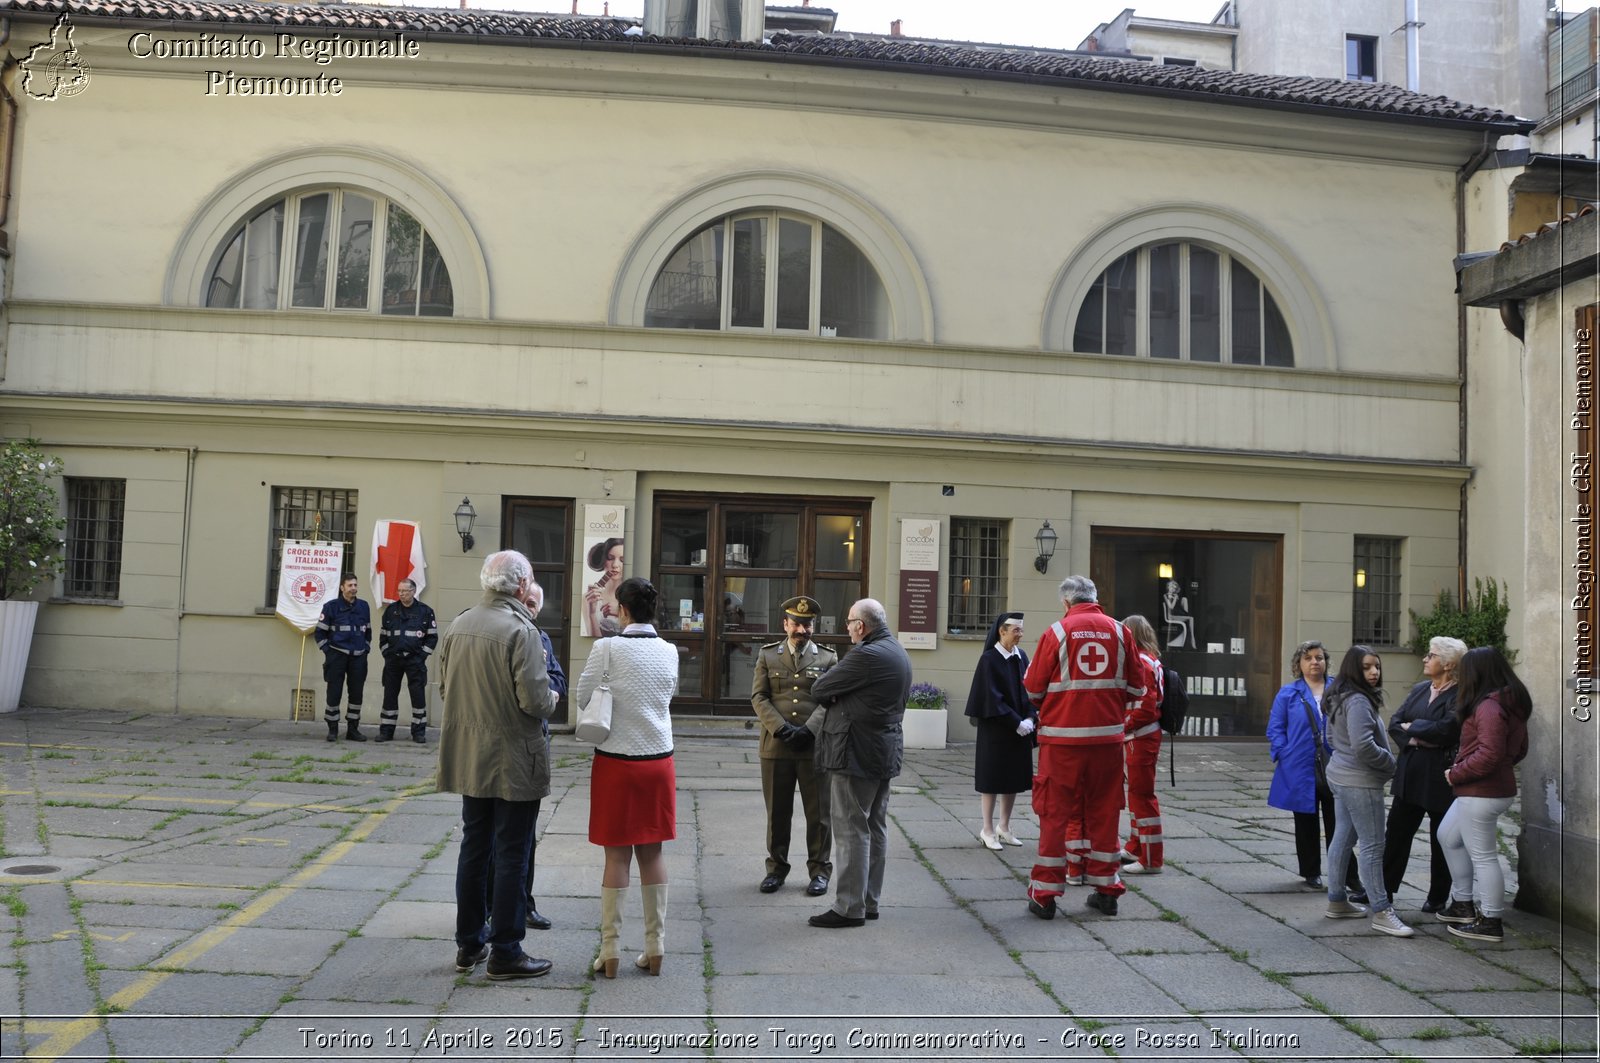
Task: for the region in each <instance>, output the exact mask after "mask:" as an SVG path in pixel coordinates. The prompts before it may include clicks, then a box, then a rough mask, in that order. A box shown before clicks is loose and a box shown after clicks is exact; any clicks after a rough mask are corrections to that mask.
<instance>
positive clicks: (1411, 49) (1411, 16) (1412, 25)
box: [1406, 0, 1422, 92]
mask: <svg viewBox="0 0 1600 1063" xmlns="http://www.w3.org/2000/svg"><path fill="white" fill-rule="evenodd" d="M1421 28H1422V23H1420V22H1418V21H1417V0H1406V88H1407V89H1409V90H1410V91H1412V92H1419V91H1421V89H1420V88H1419V86H1420V85H1421V84H1422V57H1421V49H1420V48H1419V46H1418V41H1417V30H1419V29H1421Z"/></svg>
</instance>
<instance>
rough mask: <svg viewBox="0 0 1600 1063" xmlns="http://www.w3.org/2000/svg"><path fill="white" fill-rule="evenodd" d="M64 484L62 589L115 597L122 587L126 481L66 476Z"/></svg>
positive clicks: (81, 595)
mask: <svg viewBox="0 0 1600 1063" xmlns="http://www.w3.org/2000/svg"><path fill="white" fill-rule="evenodd" d="M66 488H67V553H66V565H65V568H64V570H63V576H62V593H63V594H65V595H66V596H67V597H68V598H107V599H114V598H116V597H118V596H119V595H120V593H121V590H122V512H123V498H124V496H125V494H126V491H127V481H126V480H101V479H89V478H87V477H78V476H69V477H67V478H66Z"/></svg>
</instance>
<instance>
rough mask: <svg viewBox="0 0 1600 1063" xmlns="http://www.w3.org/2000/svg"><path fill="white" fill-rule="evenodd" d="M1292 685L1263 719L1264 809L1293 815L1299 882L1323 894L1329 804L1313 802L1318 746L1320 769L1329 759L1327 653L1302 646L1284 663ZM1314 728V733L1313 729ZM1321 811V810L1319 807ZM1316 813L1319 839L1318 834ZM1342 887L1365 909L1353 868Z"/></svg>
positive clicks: (1312, 644) (1326, 800) (1330, 831)
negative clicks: (1268, 760)
mask: <svg viewBox="0 0 1600 1063" xmlns="http://www.w3.org/2000/svg"><path fill="white" fill-rule="evenodd" d="M1289 670H1290V671H1291V672H1293V673H1294V682H1292V683H1290V684H1289V685H1288V686H1285V687H1284V688H1283V689H1282V690H1280V691H1278V696H1277V697H1275V698H1273V699H1272V713H1271V715H1269V716H1268V717H1267V739H1268V741H1269V742H1270V743H1271V745H1272V763H1273V769H1272V788H1271V789H1270V790H1268V791H1267V804H1269V805H1271V806H1272V807H1273V808H1281V809H1284V810H1285V811H1288V812H1293V813H1294V851H1295V855H1296V856H1297V857H1298V858H1299V860H1300V877H1301V878H1302V879H1304V880H1305V888H1306V889H1308V890H1322V889H1324V888H1325V887H1324V886H1323V884H1322V850H1323V846H1324V845H1325V844H1326V841H1325V839H1332V837H1333V798H1332V797H1328V798H1324V799H1322V800H1320V801H1319V800H1318V799H1317V775H1316V766H1315V765H1316V749H1317V743H1318V742H1321V743H1322V756H1323V763H1327V758H1328V757H1329V756H1331V755H1332V753H1333V750H1332V747H1330V746H1329V745H1328V727H1327V723H1326V722H1325V720H1324V719H1323V716H1322V694H1323V691H1324V690H1325V689H1326V687H1327V681H1328V651H1327V650H1326V649H1324V648H1323V646H1322V643H1320V642H1317V641H1316V640H1314V639H1313V640H1311V641H1309V642H1302V643H1301V644H1300V645H1298V646H1296V647H1295V648H1294V656H1292V657H1290V658H1289ZM1313 728H1314V729H1313ZM1319 806H1320V807H1319ZM1318 812H1321V818H1322V829H1323V833H1322V834H1321V835H1320V836H1319V835H1318V833H1317V818H1318V816H1317V814H1318ZM1346 884H1347V886H1348V888H1349V891H1350V893H1351V894H1352V895H1353V896H1360V897H1361V900H1360V901H1356V902H1355V903H1358V904H1364V903H1366V897H1365V895H1364V894H1362V893H1361V883H1360V880H1359V879H1358V878H1357V875H1356V871H1355V864H1354V863H1352V864H1351V865H1350V869H1349V874H1348V875H1347V878H1346Z"/></svg>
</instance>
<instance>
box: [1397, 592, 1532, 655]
mask: <svg viewBox="0 0 1600 1063" xmlns="http://www.w3.org/2000/svg"><path fill="white" fill-rule="evenodd" d="M1504 594H1505V592H1504V591H1503V589H1502V586H1501V584H1499V583H1497V582H1496V581H1494V580H1489V581H1488V582H1484V581H1483V580H1481V579H1474V580H1473V581H1472V591H1471V592H1470V593H1469V594H1468V595H1467V600H1466V602H1465V603H1464V604H1462V605H1457V604H1456V596H1455V595H1454V594H1452V593H1450V592H1449V591H1447V590H1445V591H1440V592H1439V597H1437V598H1435V599H1434V602H1433V610H1432V611H1431V612H1429V613H1427V614H1426V615H1419V614H1418V613H1417V611H1416V610H1415V609H1413V610H1411V623H1412V626H1413V627H1414V628H1415V629H1416V635H1415V636H1414V637H1413V638H1412V639H1411V652H1412V653H1415V654H1416V655H1417V656H1418V657H1420V656H1422V655H1423V654H1424V653H1427V652H1428V641H1429V640H1430V639H1433V638H1436V637H1448V638H1456V639H1460V640H1461V641H1462V642H1465V643H1466V644H1467V648H1468V649H1475V648H1476V647H1478V646H1493V647H1494V648H1495V649H1497V650H1499V651H1500V652H1501V653H1503V654H1505V655H1506V660H1507V661H1510V662H1511V663H1512V664H1515V663H1516V660H1517V653H1516V651H1515V650H1513V649H1510V648H1509V647H1508V646H1506V618H1507V617H1508V616H1510V615H1511V605H1510V603H1509V602H1507V601H1506V599H1505V596H1504Z"/></svg>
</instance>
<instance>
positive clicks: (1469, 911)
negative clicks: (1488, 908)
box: [1433, 900, 1478, 923]
mask: <svg viewBox="0 0 1600 1063" xmlns="http://www.w3.org/2000/svg"><path fill="white" fill-rule="evenodd" d="M1433 917H1434V918H1435V919H1437V920H1439V922H1441V923H1473V922H1476V921H1477V919H1478V908H1477V906H1476V905H1474V904H1473V903H1472V902H1471V901H1457V900H1452V901H1451V902H1450V903H1449V905H1448V906H1446V907H1445V908H1443V909H1441V910H1439V911H1437V912H1435V913H1433Z"/></svg>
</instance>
